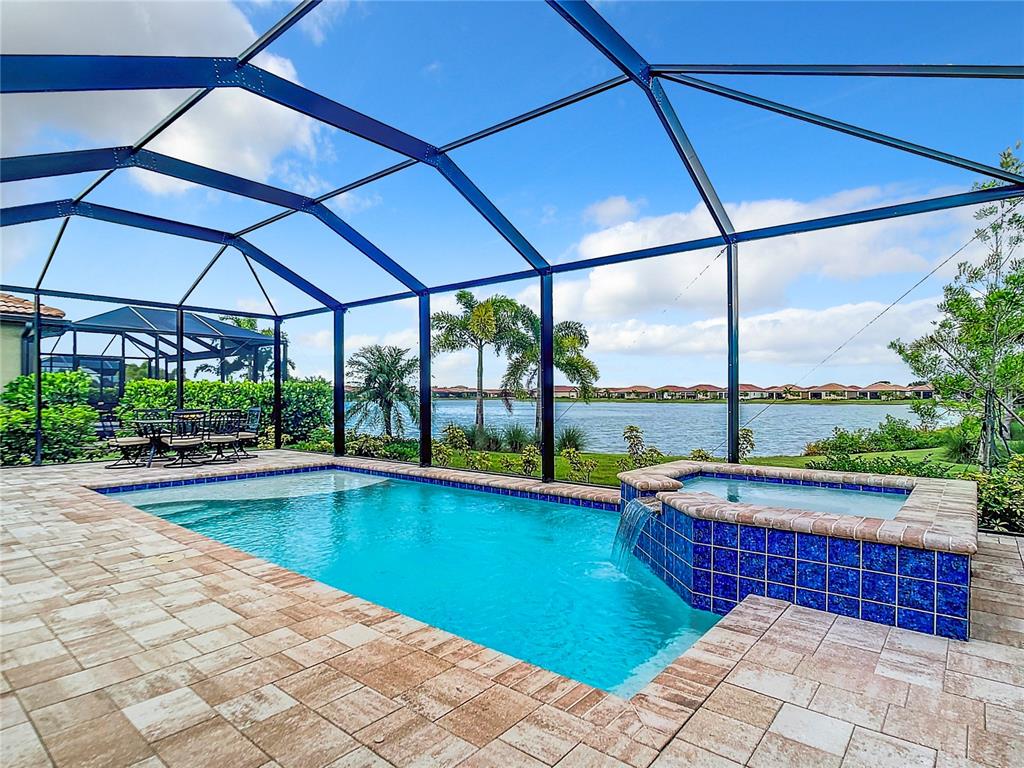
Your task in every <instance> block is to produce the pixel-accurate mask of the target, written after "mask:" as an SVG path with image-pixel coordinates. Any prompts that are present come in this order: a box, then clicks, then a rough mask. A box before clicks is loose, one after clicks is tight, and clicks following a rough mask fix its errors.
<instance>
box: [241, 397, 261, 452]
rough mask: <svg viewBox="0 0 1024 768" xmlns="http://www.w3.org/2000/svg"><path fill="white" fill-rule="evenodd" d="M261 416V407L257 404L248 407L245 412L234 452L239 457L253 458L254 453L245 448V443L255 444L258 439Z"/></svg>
mask: <svg viewBox="0 0 1024 768" xmlns="http://www.w3.org/2000/svg"><path fill="white" fill-rule="evenodd" d="M262 416H263V409H262V408H260V407H259V406H258V405H256V406H253V407H252V408H249V409H247V410H246V412H245V422H244V423H243V424H242V427H241V429H240V430H239V431H238V448H237V451H236V453H237V454H238V458H240V459H255V458H256V454H255V453H249V452H248V451H247V450H245V444H246V443H251V444H252V445H256V442H257V441H258V440H259V439H260V418H261V417H262Z"/></svg>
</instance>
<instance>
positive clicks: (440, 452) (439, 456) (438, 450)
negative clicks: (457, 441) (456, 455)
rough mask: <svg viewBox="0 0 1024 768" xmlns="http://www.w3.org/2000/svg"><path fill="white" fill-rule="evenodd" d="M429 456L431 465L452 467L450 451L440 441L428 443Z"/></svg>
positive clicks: (446, 445)
mask: <svg viewBox="0 0 1024 768" xmlns="http://www.w3.org/2000/svg"><path fill="white" fill-rule="evenodd" d="M430 454H431V456H432V457H433V463H434V464H436V465H438V466H439V467H450V466H451V465H452V449H451V448H449V447H448V444H447V443H444V442H442V441H441V440H432V441H431V443H430Z"/></svg>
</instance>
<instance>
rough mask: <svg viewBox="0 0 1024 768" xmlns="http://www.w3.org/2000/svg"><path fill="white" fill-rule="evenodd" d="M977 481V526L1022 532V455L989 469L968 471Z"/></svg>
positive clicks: (1001, 530) (1023, 471)
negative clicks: (996, 467)
mask: <svg viewBox="0 0 1024 768" xmlns="http://www.w3.org/2000/svg"><path fill="white" fill-rule="evenodd" d="M963 478H964V479H965V480H973V481H974V482H976V483H977V484H978V527H979V528H982V529H985V530H989V531H996V532H998V533H1024V455H1020V454H1018V455H1015V456H1012V457H1011V458H1010V461H1009V462H1008V463H1007V465H1006V466H1005V467H1003V468H1001V469H996V470H993V471H992V472H991V473H989V474H986V473H984V472H968V473H965V474H964V475H963Z"/></svg>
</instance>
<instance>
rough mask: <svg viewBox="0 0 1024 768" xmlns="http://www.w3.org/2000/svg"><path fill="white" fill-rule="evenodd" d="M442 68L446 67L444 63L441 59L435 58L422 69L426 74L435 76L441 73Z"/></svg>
mask: <svg viewBox="0 0 1024 768" xmlns="http://www.w3.org/2000/svg"><path fill="white" fill-rule="evenodd" d="M442 69H444V65H443V64H442V63H441V62H440V61H437V60H434V61H432V62H430V63H429V64H427V65H426V66H425V67H423V69H422V70H420V71H421V72H422V73H423V74H424V75H427V76H435V75H439V74H441V70H442Z"/></svg>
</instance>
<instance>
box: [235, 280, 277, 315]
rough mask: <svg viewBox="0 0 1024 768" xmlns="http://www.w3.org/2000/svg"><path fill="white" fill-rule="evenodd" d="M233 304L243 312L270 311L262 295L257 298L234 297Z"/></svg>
mask: <svg viewBox="0 0 1024 768" xmlns="http://www.w3.org/2000/svg"><path fill="white" fill-rule="evenodd" d="M254 287H255V286H254ZM271 301H273V297H271ZM235 306H236V307H237V308H238V309H240V310H242V311H243V312H270V307H269V306H268V305H267V300H266V299H265V298H263V297H262V296H261V297H259V298H255V297H252V296H244V297H242V298H239V299H235Z"/></svg>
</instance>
